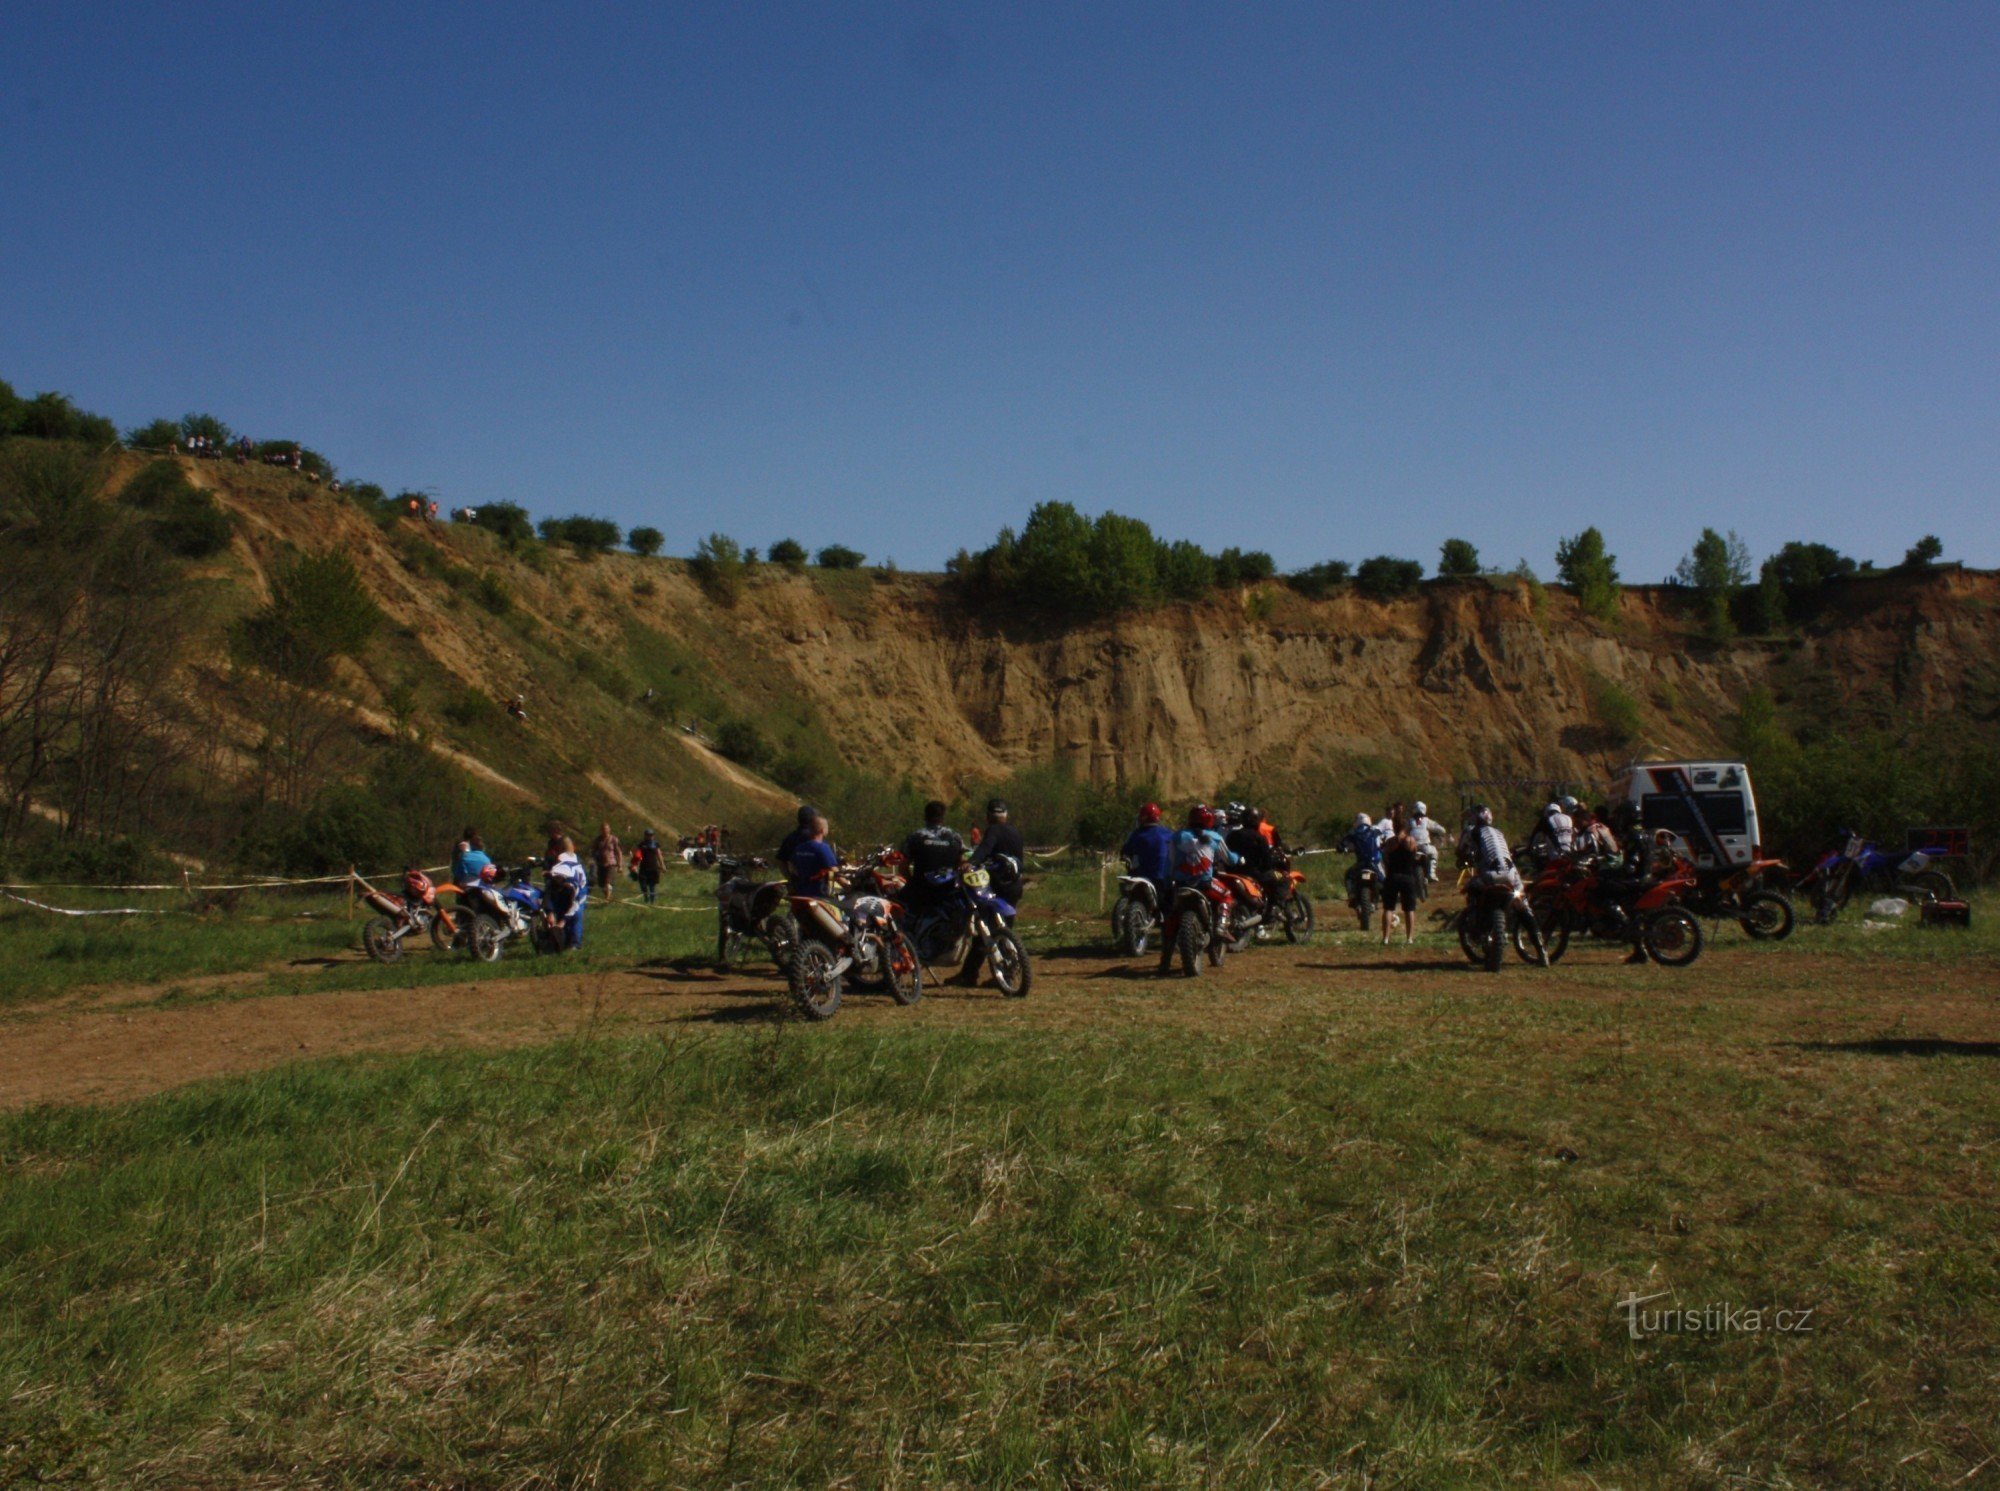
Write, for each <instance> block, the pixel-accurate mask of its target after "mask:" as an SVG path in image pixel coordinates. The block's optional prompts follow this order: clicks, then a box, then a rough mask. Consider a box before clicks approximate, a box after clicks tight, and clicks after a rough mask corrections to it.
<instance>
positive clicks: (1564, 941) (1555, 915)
mask: <svg viewBox="0 0 2000 1491" xmlns="http://www.w3.org/2000/svg"><path fill="white" fill-rule="evenodd" d="M1530 912H1531V914H1532V915H1533V916H1534V918H1535V925H1536V926H1538V927H1540V928H1541V929H1542V951H1543V952H1544V953H1546V954H1547V955H1548V960H1549V966H1550V967H1554V966H1555V963H1556V960H1557V959H1558V958H1560V957H1562V955H1563V954H1564V953H1566V952H1568V951H1569V918H1568V917H1567V916H1564V915H1563V914H1562V912H1560V911H1557V910H1555V909H1554V908H1552V907H1546V906H1544V907H1538V908H1537V907H1531V908H1530Z"/></svg>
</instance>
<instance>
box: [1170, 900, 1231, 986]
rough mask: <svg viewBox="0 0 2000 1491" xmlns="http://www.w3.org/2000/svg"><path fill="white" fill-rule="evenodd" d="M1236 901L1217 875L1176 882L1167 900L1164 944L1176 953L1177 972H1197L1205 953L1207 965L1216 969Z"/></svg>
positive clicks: (1192, 975)
mask: <svg viewBox="0 0 2000 1491" xmlns="http://www.w3.org/2000/svg"><path fill="white" fill-rule="evenodd" d="M1235 907H1236V900H1235V897H1233V896H1232V895H1230V893H1229V887H1228V886H1226V885H1223V884H1222V883H1221V880H1220V878H1219V877H1218V878H1216V879H1211V880H1209V881H1207V882H1205V883H1204V884H1201V885H1177V886H1175V887H1174V893H1173V898H1172V900H1170V901H1169V902H1168V903H1167V925H1166V928H1165V930H1164V932H1163V934H1162V935H1163V936H1164V938H1165V942H1166V946H1167V947H1169V948H1171V949H1172V950H1173V953H1172V954H1170V956H1178V957H1179V958H1180V963H1181V972H1182V973H1184V974H1186V975H1187V976H1188V977H1189V978H1197V977H1199V976H1200V974H1201V959H1202V954H1203V953H1204V952H1205V953H1207V955H1208V963H1209V966H1210V967H1211V968H1220V967H1221V966H1222V960H1223V958H1224V957H1225V956H1227V954H1228V952H1229V948H1230V941H1231V938H1230V933H1229V928H1230V922H1231V919H1232V913H1233V912H1234V911H1235Z"/></svg>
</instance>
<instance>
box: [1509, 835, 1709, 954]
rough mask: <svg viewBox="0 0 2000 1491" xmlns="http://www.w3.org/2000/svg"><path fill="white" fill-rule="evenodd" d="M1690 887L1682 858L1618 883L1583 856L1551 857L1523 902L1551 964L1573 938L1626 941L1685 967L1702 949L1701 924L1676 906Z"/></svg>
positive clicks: (1692, 883) (1690, 877) (1692, 886)
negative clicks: (1646, 876) (1645, 876)
mask: <svg viewBox="0 0 2000 1491" xmlns="http://www.w3.org/2000/svg"><path fill="white" fill-rule="evenodd" d="M1694 890H1695V873H1694V866H1693V865H1692V864H1690V863H1689V862H1688V861H1686V860H1679V859H1677V860H1675V861H1674V862H1673V863H1672V865H1671V866H1669V867H1668V868H1667V870H1666V871H1665V872H1664V873H1663V874H1661V875H1659V876H1658V877H1656V878H1652V879H1647V880H1640V881H1637V882H1635V883H1633V884H1631V885H1620V884H1617V883H1614V882H1610V881H1608V880H1607V879H1606V877H1605V876H1604V874H1603V872H1602V871H1601V870H1600V869H1599V868H1598V867H1597V866H1596V865H1595V864H1594V863H1592V862H1590V861H1588V860H1571V859H1551V860H1550V861H1549V862H1548V864H1547V866H1546V867H1545V868H1544V869H1543V870H1542V873H1541V875H1540V877H1539V878H1538V879H1537V880H1536V881H1535V885H1534V889H1533V890H1532V891H1530V892H1529V894H1528V900H1529V903H1530V904H1531V905H1532V907H1533V908H1534V919H1535V925H1536V927H1537V928H1538V929H1539V930H1540V932H1541V936H1542V940H1543V942H1544V943H1546V944H1547V947H1548V959H1549V961H1550V962H1551V963H1553V962H1555V961H1556V960H1557V959H1559V958H1561V957H1562V955H1563V954H1564V953H1565V952H1567V951H1568V950H1569V943H1570V938H1571V937H1573V936H1574V937H1597V938H1600V939H1602V940H1604V941H1607V942H1627V943H1631V944H1632V945H1634V946H1635V947H1637V948H1639V949H1640V950H1641V951H1643V952H1644V953H1645V954H1646V956H1647V957H1649V958H1651V959H1652V960H1653V961H1654V962H1655V963H1659V964H1661V965H1663V966H1664V967H1667V968H1685V967H1687V966H1688V964H1690V963H1692V962H1694V960H1695V959H1696V958H1699V957H1700V956H1701V948H1702V933H1701V923H1700V922H1699V921H1697V920H1696V919H1695V915H1694V913H1693V912H1691V911H1689V910H1688V909H1687V907H1686V906H1684V905H1682V904H1681V899H1682V897H1684V896H1688V895H1691V894H1693V893H1694ZM1628 903H1629V904H1628Z"/></svg>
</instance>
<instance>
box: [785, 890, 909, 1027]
mask: <svg viewBox="0 0 2000 1491" xmlns="http://www.w3.org/2000/svg"><path fill="white" fill-rule="evenodd" d="M790 903H791V913H792V919H793V921H794V923H796V925H797V927H798V940H797V942H796V943H794V944H793V947H792V962H791V967H790V968H789V969H787V970H786V986H787V988H788V989H789V991H790V993H791V998H792V1003H793V1005H794V1006H796V1007H797V1009H798V1012H799V1013H800V1014H802V1015H804V1016H805V1017H806V1018H807V1019H808V1020H830V1019H832V1018H833V1016H834V1015H835V1014H836V1013H837V1012H838V1011H839V1009H840V999H841V995H842V993H843V992H844V988H845V983H846V979H847V975H848V974H850V973H859V974H861V975H862V976H864V977H865V976H867V975H869V974H870V973H872V974H873V975H874V976H876V977H878V978H880V979H881V980H882V981H883V983H884V984H886V986H887V987H888V990H889V997H890V998H891V999H893V1000H895V1001H896V1003H898V1004H915V1003H916V1002H917V1001H918V1000H919V999H921V998H923V996H924V970H923V964H922V963H920V962H919V961H918V960H917V950H916V948H915V947H914V946H913V945H912V944H911V942H910V939H909V938H908V937H907V936H905V935H904V933H903V930H902V928H900V927H899V926H897V925H896V909H895V907H894V905H892V904H891V903H890V902H889V901H888V900H886V899H885V898H884V897H882V896H878V895H868V894H863V895H856V896H852V897H851V898H850V900H849V901H848V903H847V904H845V905H843V904H842V903H840V902H838V901H829V900H827V899H826V898H825V897H823V896H811V895H794V896H792V897H790Z"/></svg>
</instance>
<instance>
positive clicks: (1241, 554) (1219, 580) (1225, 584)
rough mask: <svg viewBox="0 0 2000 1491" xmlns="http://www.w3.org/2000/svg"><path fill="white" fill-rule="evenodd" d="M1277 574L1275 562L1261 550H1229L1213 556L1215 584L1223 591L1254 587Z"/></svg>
mask: <svg viewBox="0 0 2000 1491" xmlns="http://www.w3.org/2000/svg"><path fill="white" fill-rule="evenodd" d="M1277 572H1278V565H1277V561H1276V560H1274V559H1272V558H1271V556H1270V555H1269V554H1266V553H1265V552H1264V551H1263V550H1262V549H1248V550H1245V549H1236V548H1229V549H1224V550H1223V551H1222V552H1221V553H1220V554H1218V555H1216V556H1215V583H1216V584H1218V585H1220V586H1222V588H1223V589H1225V590H1233V589H1234V588H1236V587H1237V586H1239V585H1255V584H1257V583H1258V582H1259V581H1262V580H1268V579H1270V578H1271V577H1272V576H1273V575H1275V574H1277Z"/></svg>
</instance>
